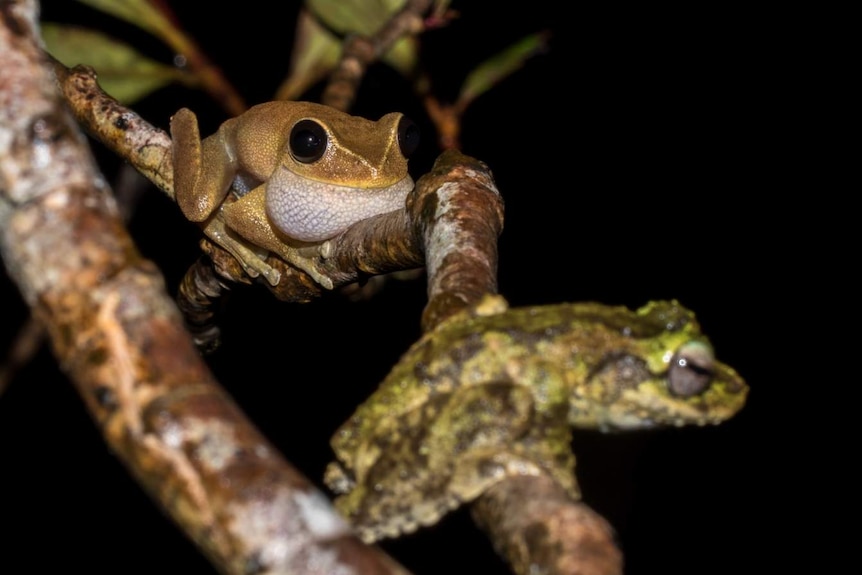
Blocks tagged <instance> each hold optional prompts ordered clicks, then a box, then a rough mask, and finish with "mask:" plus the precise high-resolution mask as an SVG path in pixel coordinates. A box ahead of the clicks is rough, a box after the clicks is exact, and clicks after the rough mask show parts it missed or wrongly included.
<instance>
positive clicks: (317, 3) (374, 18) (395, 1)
mask: <svg viewBox="0 0 862 575" xmlns="http://www.w3.org/2000/svg"><path fill="white" fill-rule="evenodd" d="M406 1H407V0H306V2H305V5H306V6H307V7H308V9H309V10H311V12H312V13H314V15H315V16H317V17H318V18H320V19H321V21H323V23H324V24H326V25H327V26H328V27H329V28H330V29H332V30H334V31H336V32H338V33H340V34H344V33H346V32H356V33H359V34H364V35H365V36H370V35H372V34H374V33H375V32H377V30H379V29H380V27H381V26H383V24H385V23H386V21H387V20H389V18H391V17H392V15H393V14H395V13H396V12H397V11H398V10H400V9H401V8H403V7H404V4H405V3H406Z"/></svg>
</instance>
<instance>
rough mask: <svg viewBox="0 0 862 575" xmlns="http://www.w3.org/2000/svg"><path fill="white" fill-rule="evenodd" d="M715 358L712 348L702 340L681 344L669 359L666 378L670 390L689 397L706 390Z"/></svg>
mask: <svg viewBox="0 0 862 575" xmlns="http://www.w3.org/2000/svg"><path fill="white" fill-rule="evenodd" d="M714 362H715V358H714V356H713V354H712V348H711V347H710V346H709V345H708V344H706V343H704V342H702V341H689V342H686V343H684V344H682V345H681V346H680V347H679V349H678V350H676V353H675V354H674V356H673V359H671V360H670V369H669V371H668V375H667V380H668V387H669V388H670V392H671V393H672V394H674V395H676V396H679V397H691V396H693V395H699V394H701V393H703V392H704V391H706V388H707V387H709V384H710V383H711V382H712V376H713V364H714Z"/></svg>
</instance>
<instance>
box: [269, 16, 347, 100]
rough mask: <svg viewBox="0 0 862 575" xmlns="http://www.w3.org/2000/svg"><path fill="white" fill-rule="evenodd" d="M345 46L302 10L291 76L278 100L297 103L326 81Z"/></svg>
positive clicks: (278, 93)
mask: <svg viewBox="0 0 862 575" xmlns="http://www.w3.org/2000/svg"><path fill="white" fill-rule="evenodd" d="M340 54H341V43H340V42H339V41H338V39H337V38H336V37H335V36H333V35H332V34H331V33H330V32H328V31H327V30H326V29H325V28H324V27H323V26H321V25H320V22H318V21H317V18H315V17H314V16H313V15H312V14H310V13H309V12H308V10H305V9H303V10H301V11H300V13H299V20H298V21H297V25H296V41H295V42H294V45H293V56H292V58H291V62H290V75H289V76H288V77H287V79H286V80H285V81H284V82H283V83H282V84H281V86H279V88H278V90H277V92H276V95H275V99H276V100H296V99H297V98H299V97H300V96H301V95H302V94H303V93H304V92H305V91H306V90H308V89H309V88H310V87H311V86H312V85H314V84H315V83H317V82H319V81H320V80H322V79H323V78H324V77H325V76H326V75H327V74H328V73H329V72H330V71H331V70H332V68H333V67H334V66H335V64H336V62H338V57H339V55H340Z"/></svg>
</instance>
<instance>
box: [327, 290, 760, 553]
mask: <svg viewBox="0 0 862 575" xmlns="http://www.w3.org/2000/svg"><path fill="white" fill-rule="evenodd" d="M693 340H694V341H701V342H704V343H707V344H708V342H707V341H706V338H705V337H704V336H702V335H701V334H700V331H699V326H698V324H697V321H696V320H695V318H694V315H693V314H692V313H691V312H689V311H688V310H686V309H684V308H682V307H681V306H680V305H679V304H678V303H676V302H653V303H650V304H648V305H647V306H645V307H643V308H641V309H639V310H638V311H636V312H633V311H631V310H628V309H626V308H624V307H610V306H605V305H601V304H593V303H582V304H562V305H550V306H541V307H532V308H519V309H511V310H506V307H505V301H504V300H503V299H502V298H499V297H488V298H486V299H485V300H484V301H483V302H482V303H480V305H479V306H478V307H477V308H475V309H474V310H472V312H471V313H470V314H461V315H459V316H456V317H453V318H451V319H449V320H447V321H446V322H444V323H443V324H441V325H440V326H439V327H438V328H437V329H436V330H434V331H433V332H431V333H429V334H427V335H425V336H424V337H423V338H422V339H420V340H419V341H418V342H417V343H416V344H415V345H413V346H412V347H411V348H410V350H408V351H407V353H406V354H405V355H404V356H403V357H402V358H401V360H400V361H399V363H398V365H396V366H395V368H394V369H393V370H392V372H391V373H390V374H389V376H388V377H387V378H386V380H385V381H384V382H383V384H382V385H381V386H380V388H379V389H378V390H377V391H376V392H375V393H374V394H373V395H372V396H371V397H370V398H369V399H368V401H366V402H365V403H364V404H363V405H362V406H360V407H359V409H357V411H356V413H355V414H354V415H353V417H352V418H351V419H350V420H349V421H348V422H347V423H345V424H344V425H343V426H342V427H341V428H340V429H339V430H338V432H337V433H336V435H335V436H334V437H333V439H332V447H333V449H334V451H335V453H336V456H337V457H338V459H339V460H340V462H341V465H339V464H337V463H333V464H331V465H330V467H329V468H328V469H327V474H326V475H327V476H326V481H327V484H328V485H329V486H330V487H331V488H332V489H333V490H335V491H337V492H339V493H343V495H341V496H340V497H338V499H337V500H336V506H337V507H338V508H339V510H340V511H341V512H342V513H343V514H344V515H345V516H347V517H348V518H349V519H350V520H351V522H352V523H353V524H354V525H355V526H356V528H357V530H358V532H359V534H360V536H361V537H362V538H363V539H365V540H366V541H373V540H377V539H380V538H383V537H394V536H397V535H399V534H401V533H405V532H410V531H413V530H415V529H416V528H417V527H418V526H419V525H430V524H432V523H435V522H436V521H438V520H439V519H440V517H441V516H442V515H443V514H445V513H446V512H447V511H448V510H450V509H452V508H455V507H457V506H458V505H459V504H461V503H462V502H466V501H471V500H473V499H475V498H476V497H478V496H479V495H481V494H482V492H484V491H485V490H486V489H488V487H490V486H491V485H493V484H494V483H496V482H498V481H500V480H501V479H502V478H504V477H506V476H507V475H522V474H538V473H540V472H543V471H544V472H547V473H550V474H551V475H552V476H553V477H555V478H556V479H557V481H559V483H560V484H561V485H563V486H564V487H565V488H566V489H567V490H568V491H569V492H570V494H571V495H572V496H573V497H579V492H578V487H577V483H576V480H575V477H574V464H575V460H574V456H573V454H572V451H571V428H572V427H579V428H592V429H602V430H613V429H637V428H649V427H655V426H668V425H685V424H698V425H705V424H709V423H719V422H721V421H723V420H725V419H727V418H729V417H731V416H732V415H733V414H735V413H736V412H737V411H738V410H739V409H740V408H741V407H742V405H743V404H744V402H745V397H746V394H747V391H748V388H747V386H746V384H745V382H744V381H743V380H742V379H741V378H740V377H739V376H738V375H737V374H736V372H735V371H734V370H733V369H731V368H730V367H728V366H725V365H723V364H721V363H719V362H715V363H714V365H713V366H712V373H713V376H712V378H711V380H710V379H708V380H707V382H708V385H707V387H706V388H705V389H704V390H703V391H702V392H701V393H698V394H696V395H693V396H690V397H679V396H677V395H674V393H673V392H672V391H671V390H670V389H669V384H668V376H667V372H668V365H669V363H670V361H671V358H672V357H673V355H674V352H675V351H676V350H677V349H678V348H679V347H680V346H681V345H683V344H686V342H690V341H693ZM704 349H711V348H704ZM708 353H711V351H710V352H708Z"/></svg>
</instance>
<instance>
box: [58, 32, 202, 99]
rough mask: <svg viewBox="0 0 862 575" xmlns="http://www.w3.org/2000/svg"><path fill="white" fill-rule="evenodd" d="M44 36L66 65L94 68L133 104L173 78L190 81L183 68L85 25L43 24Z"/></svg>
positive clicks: (111, 91)
mask: <svg viewBox="0 0 862 575" xmlns="http://www.w3.org/2000/svg"><path fill="white" fill-rule="evenodd" d="M42 38H43V39H44V41H45V46H46V48H47V50H48V52H50V53H51V54H52V55H53V56H54V57H55V58H57V59H58V60H59V61H61V62H62V63H63V64H65V65H66V66H69V67H71V66H75V65H77V64H87V65H88V66H92V67H93V68H95V70H96V73H97V74H98V75H99V84H100V85H101V86H102V89H104V90H105V91H106V92H107V93H109V94H110V95H111V96H113V97H114V98H116V99H117V100H119V101H120V102H122V103H124V104H131V103H132V102H135V101H136V100H139V99H140V98H143V97H144V96H146V95H147V94H149V93H151V92H153V91H155V90H157V89H159V88H161V87H162V86H165V85H167V84H169V83H171V82H173V81H177V80H179V81H183V82H185V81H188V77H187V76H186V75H185V74H184V73H183V72H181V71H179V70H177V69H175V68H173V67H171V66H167V65H165V64H161V63H159V62H156V61H154V60H150V59H149V58H146V57H144V56H142V55H141V54H140V53H139V52H137V51H136V50H135V49H134V48H132V47H131V46H129V45H128V44H124V43H123V42H120V41H118V40H115V39H113V38H110V37H109V36H106V35H104V34H102V33H101V32H96V31H94V30H88V29H86V28H78V27H75V26H67V25H61V24H43V25H42Z"/></svg>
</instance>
